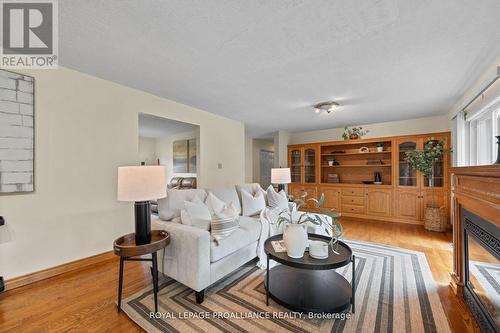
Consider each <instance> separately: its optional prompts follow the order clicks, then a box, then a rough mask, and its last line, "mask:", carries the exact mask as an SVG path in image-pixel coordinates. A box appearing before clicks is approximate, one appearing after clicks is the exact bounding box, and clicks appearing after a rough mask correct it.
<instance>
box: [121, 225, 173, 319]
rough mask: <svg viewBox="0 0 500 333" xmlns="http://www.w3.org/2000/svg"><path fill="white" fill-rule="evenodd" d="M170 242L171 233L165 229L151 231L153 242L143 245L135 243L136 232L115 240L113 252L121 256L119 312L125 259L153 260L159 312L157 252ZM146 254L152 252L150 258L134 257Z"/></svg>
mask: <svg viewBox="0 0 500 333" xmlns="http://www.w3.org/2000/svg"><path fill="white" fill-rule="evenodd" d="M168 244H170V234H169V233H168V232H166V231H163V230H153V231H151V242H149V243H148V244H143V245H136V244H135V233H131V234H128V235H125V236H122V237H120V238H118V239H117V240H115V241H114V243H113V252H114V253H115V254H116V255H118V256H120V275H119V279H118V312H120V310H121V303H122V288H123V264H124V262H125V261H151V263H152V265H153V267H152V268H151V274H152V275H153V293H154V300H155V312H158V261H157V255H156V252H157V251H159V250H161V249H164V248H165V247H166V246H167V245H168ZM145 254H151V259H149V258H134V257H137V256H142V255H145Z"/></svg>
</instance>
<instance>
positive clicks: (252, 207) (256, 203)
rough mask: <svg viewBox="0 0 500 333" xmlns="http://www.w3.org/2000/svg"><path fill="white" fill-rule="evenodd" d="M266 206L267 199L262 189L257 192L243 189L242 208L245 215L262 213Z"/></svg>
mask: <svg viewBox="0 0 500 333" xmlns="http://www.w3.org/2000/svg"><path fill="white" fill-rule="evenodd" d="M265 208H266V200H265V199H264V194H263V193H262V191H257V193H255V194H251V193H248V192H247V191H245V190H241V209H242V213H241V215H243V216H254V215H257V214H260V212H262V210H263V209H265Z"/></svg>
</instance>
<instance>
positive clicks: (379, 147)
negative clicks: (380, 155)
mask: <svg viewBox="0 0 500 333" xmlns="http://www.w3.org/2000/svg"><path fill="white" fill-rule="evenodd" d="M375 146H376V147H377V151H378V152H382V151H384V143H383V142H377V143H375Z"/></svg>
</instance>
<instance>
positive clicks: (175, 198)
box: [158, 189, 207, 221]
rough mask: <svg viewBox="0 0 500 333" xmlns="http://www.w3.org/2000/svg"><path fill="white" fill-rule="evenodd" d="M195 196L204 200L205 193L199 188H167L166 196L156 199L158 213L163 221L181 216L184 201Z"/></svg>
mask: <svg viewBox="0 0 500 333" xmlns="http://www.w3.org/2000/svg"><path fill="white" fill-rule="evenodd" d="M195 196H197V197H198V198H200V200H202V201H205V198H206V196H207V193H206V192H205V190H201V189H189V190H178V189H170V190H167V196H166V197H165V198H162V199H158V215H159V216H160V218H161V219H162V220H164V221H169V220H171V219H173V218H175V217H180V216H181V209H182V208H184V201H192V200H193V199H194V197H195Z"/></svg>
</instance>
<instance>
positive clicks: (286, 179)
mask: <svg viewBox="0 0 500 333" xmlns="http://www.w3.org/2000/svg"><path fill="white" fill-rule="evenodd" d="M291 182H292V178H291V176H290V168H272V169H271V183H273V184H289V183H291Z"/></svg>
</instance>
